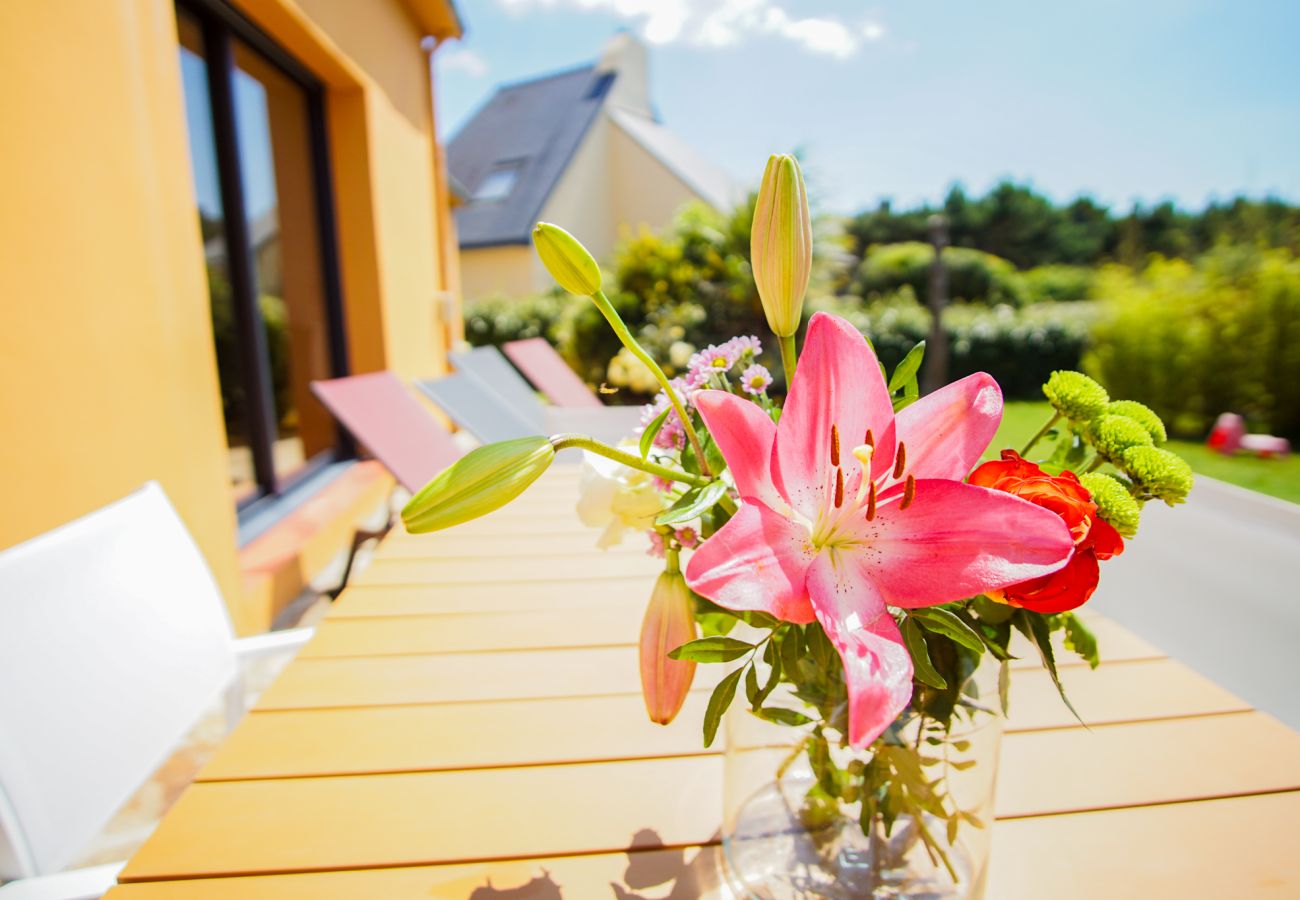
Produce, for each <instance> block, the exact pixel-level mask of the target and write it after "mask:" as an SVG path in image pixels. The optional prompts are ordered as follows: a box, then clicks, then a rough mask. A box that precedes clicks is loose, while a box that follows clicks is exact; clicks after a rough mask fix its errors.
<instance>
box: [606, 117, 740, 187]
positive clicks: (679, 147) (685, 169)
mask: <svg viewBox="0 0 1300 900" xmlns="http://www.w3.org/2000/svg"><path fill="white" fill-rule="evenodd" d="M609 115H610V118H612V119H613V120H614V123H615V124H616V125H618V127H619V128H621V129H623V131H624V132H626V133H627V135H628V136H629V137H631V138H632V140H634V141H636V142H637V143H638V144H640V145H641V147H642V148H644V149H645V151H646V152H647V153H649V154H650V155H651V156H653V157H654V158H655V159H657V160H659V162H661V163H663V165H664V166H665V167H666V168H667V169H668V170H669V171H670V172H672V173H673V174H674V175H676V176H677V177H678V178H680V179H681V180H682V181H684V182H685V183H686V185H687V186H688V187H689V188H691V190H693V191H695V193H697V194H699V195H700V197H702V198H703V199H704V200H705V201H706V202H707V203H709V204H710V205H711V206H713V207H715V208H717V209H722V210H726V209H731V208H732V207H734V206H736V205H737V204H738V203H739V202H740V200H741V199H743V198H742V194H743V192H742V191H740V190H739V189H738V188H737V186H736V184H735V182H733V181H732V180H731V177H730V176H729V175H727V173H726V172H724V171H723V170H722V169H720V168H719V167H718V166H715V165H714V164H713V163H711V162H710V161H709V160H707V159H705V158H704V157H703V156H701V155H700V154H699V153H697V152H695V149H694V148H692V147H691V146H690V145H689V144H687V143H686V142H685V141H683V140H682V139H681V138H679V137H678V136H677V135H675V134H673V133H672V132H671V131H669V130H668V129H667V128H665V127H664V126H663V125H662V124H660V123H659V122H656V121H655V120H654V119H649V118H646V117H645V116H639V115H637V114H636V113H633V112H629V111H628V110H625V109H611V110H610V111H609Z"/></svg>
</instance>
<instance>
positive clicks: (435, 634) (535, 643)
mask: <svg viewBox="0 0 1300 900" xmlns="http://www.w3.org/2000/svg"><path fill="white" fill-rule="evenodd" d="M641 612H642V611H641V610H640V609H639V608H638V607H637V606H636V605H634V604H631V603H618V604H612V605H609V606H604V607H599V608H596V609H590V610H586V611H584V612H583V613H582V615H573V614H571V613H570V614H562V613H556V612H554V611H551V610H547V611H545V612H541V611H536V610H529V611H526V612H511V613H462V614H458V615H442V616H400V617H399V616H386V617H377V618H358V617H352V616H328V617H326V618H325V619H324V621H322V622H321V623H320V625H318V626H317V627H316V635H315V636H314V637H313V638H312V639H311V640H310V641H309V642H308V643H307V645H306V646H305V647H303V648H302V652H301V653H300V654H299V657H298V658H299V659H312V658H315V657H338V656H394V655H398V656H410V655H418V654H431V653H469V652H484V651H493V650H528V649H539V650H541V649H566V648H573V647H600V646H605V647H612V646H628V645H631V644H634V643H636V641H637V635H638V633H639V631H640V628H641V621H640V618H641Z"/></svg>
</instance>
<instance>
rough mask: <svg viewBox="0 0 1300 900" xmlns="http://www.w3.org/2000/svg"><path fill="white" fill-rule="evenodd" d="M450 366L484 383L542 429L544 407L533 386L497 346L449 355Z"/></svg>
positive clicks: (522, 415)
mask: <svg viewBox="0 0 1300 900" xmlns="http://www.w3.org/2000/svg"><path fill="white" fill-rule="evenodd" d="M451 362H452V365H454V366H455V367H456V370H457V371H459V372H465V373H468V374H469V375H470V376H472V377H474V378H477V379H478V380H479V381H482V382H483V383H484V384H486V385H487V386H488V387H489V388H490V389H491V390H492V391H494V392H495V393H496V394H497V395H498V396H500V397H501V399H502V400H504V401H505V402H506V403H508V404H509V405H510V406H511V407H513V408H514V411H515V412H517V413H518V414H519V416H520V418H522V419H525V420H526V421H528V422H531V423H534V424H535V425H536V427H537V430H538V431H541V430H542V429H543V427H544V425H545V423H546V408H545V407H544V406H543V405H542V402H541V400H539V399H538V397H537V392H536V391H534V390H533V386H532V385H530V384H529V383H528V382H527V381H525V380H524V376H522V375H520V374H519V373H518V372H517V371H515V367H514V366H512V365H510V360H508V359H506V358H505V357H504V356H502V355H501V351H500V350H498V349H497V348H496V347H475V348H473V349H472V350H464V351H461V352H459V353H453V354H451Z"/></svg>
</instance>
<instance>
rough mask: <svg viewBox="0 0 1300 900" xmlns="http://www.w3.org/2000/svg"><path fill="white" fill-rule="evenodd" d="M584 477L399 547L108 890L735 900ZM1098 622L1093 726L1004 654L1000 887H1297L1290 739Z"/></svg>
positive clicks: (622, 564) (692, 724)
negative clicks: (586, 504) (650, 710)
mask: <svg viewBox="0 0 1300 900" xmlns="http://www.w3.org/2000/svg"><path fill="white" fill-rule="evenodd" d="M575 485H576V472H574V471H573V470H572V469H571V468H568V467H566V468H563V469H562V468H559V467H557V468H556V469H555V470H553V471H552V473H550V474H548V475H547V477H546V478H545V479H544V480H543V481H541V482H539V483H538V484H537V485H536V486H534V488H533V489H531V490H530V491H529V492H528V493H527V494H525V495H524V497H523V498H521V500H520V501H518V502H517V503H516V504H514V505H513V506H511V507H509V508H507V509H505V510H502V511H500V512H498V513H496V514H494V515H492V516H490V517H488V518H486V519H483V520H480V521H478V522H474V523H469V524H467V525H464V526H461V527H460V528H457V529H454V530H452V531H448V532H444V533H441V534H437V535H431V536H423V537H412V536H409V535H406V534H403V533H397V532H395V533H393V534H391V535H390V536H389V537H388V538H387V539H386V540H385V541H384V542H383V544H382V546H381V547H380V549H379V550H378V552H377V554H376V558H375V560H374V562H373V563H372V564H371V565H370V567H369V568H368V569H367V570H366V571H365V572H364V573H363V575H362V576H361V577H359V578H358V579H357V580H356V583H355V585H354V586H353V587H351V588H349V589H348V590H347V591H346V592H345V593H344V594H343V596H342V597H340V599H339V600H338V602H337V604H336V605H335V607H334V608H333V610H332V611H331V613H330V615H329V616H328V617H327V618H326V619H325V621H324V622H323V623H322V625H321V626H320V630H319V633H318V634H317V636H316V637H315V638H314V640H313V641H312V642H311V643H310V644H309V645H308V646H307V648H306V649H305V650H304V651H303V652H302V654H301V656H300V657H299V659H297V660H296V661H295V662H293V663H292V664H291V665H290V666H289V667H288V668H287V669H286V670H285V671H284V673H283V674H282V675H281V677H280V678H279V679H278V680H277V681H276V682H275V683H274V684H273V685H272V686H271V687H270V689H268V690H267V691H266V693H265V694H264V695H263V697H262V699H261V701H260V703H259V704H258V706H257V707H256V709H255V710H254V711H253V712H252V713H251V714H250V715H249V716H248V717H247V718H246V719H245V720H244V722H243V723H241V724H240V726H239V727H238V728H237V729H236V730H235V731H234V733H233V734H232V735H231V736H230V738H229V739H228V740H227V741H226V743H225V744H224V745H223V746H222V747H221V749H220V750H219V751H218V753H217V754H216V756H215V757H214V758H213V759H212V760H211V761H210V763H209V764H208V765H207V767H206V768H204V770H203V771H202V773H201V774H200V776H199V780H198V782H197V783H196V784H194V785H193V786H192V787H191V788H190V789H189V790H188V791H187V792H186V793H185V794H184V795H183V796H182V797H181V799H180V800H179V802H178V803H177V804H176V806H175V807H174V808H173V809H172V811H171V812H170V814H169V815H168V816H167V817H166V819H165V820H164V821H163V822H162V824H161V825H160V826H159V828H158V830H157V832H156V833H155V834H154V836H153V837H152V839H151V840H150V841H149V842H148V843H147V844H146V845H145V846H144V847H143V848H142V849H141V850H140V851H139V852H138V853H137V854H136V856H135V857H134V858H133V859H132V860H131V861H130V863H129V864H128V865H127V867H126V869H125V870H124V872H123V873H122V876H121V881H122V885H121V886H119V887H118V888H115V889H114V890H113V891H112V892H111V893H110V894H109V895H108V896H109V898H110V900H159V898H178V900H206V898H228V897H240V898H254V900H256V898H275V900H284V898H295V900H296V898H302V900H307V898H313V900H315V898H404V897H418V898H430V897H433V898H448V900H450V898H467V900H470V898H472V900H492V898H511V897H515V898H532V900H548V898H549V900H554V898H561V897H562V898H570V900H572V898H583V900H585V898H599V897H614V898H619V900H625V898H665V897H672V898H691V897H722V896H725V892H724V890H723V889H722V888H720V887H719V885H718V859H717V857H718V852H719V851H718V849H717V846H716V844H717V840H718V827H719V820H720V806H721V787H720V779H721V772H722V757H721V756H720V755H719V754H718V753H716V752H711V751H705V750H703V749H702V748H701V742H700V734H699V723H700V719H701V715H702V712H703V707H704V703H705V700H706V699H707V695H708V689H709V687H711V685H712V683H713V682H714V681H715V680H716V678H717V674H716V672H717V668H718V667H706V666H701V667H700V670H699V671H700V674H701V677H700V678H699V679H697V684H696V688H697V690H696V691H695V692H694V694H693V695H692V697H691V698H690V700H689V701H688V703H687V705H686V708H685V710H683V712H682V714H681V716H680V718H679V719H678V720H677V722H676V723H674V724H673V725H672V726H670V727H667V728H662V727H659V726H655V725H652V724H650V723H649V722H648V721H646V718H645V714H644V711H643V709H642V704H641V698H640V696H639V693H638V680H637V678H638V676H637V665H636V649H635V646H634V642H635V640H636V638H637V630H638V623H639V618H640V614H641V612H642V609H643V607H644V604H645V601H646V599H647V597H648V595H649V590H650V585H651V582H652V581H653V578H654V576H655V573H656V572H657V571H658V567H659V566H658V561H656V560H652V559H649V558H648V557H646V556H645V555H644V554H643V553H641V552H640V548H641V547H642V542H641V540H640V538H639V537H635V536H633V537H631V538H630V539H629V540H628V542H627V545H626V546H625V547H624V548H621V549H616V550H613V551H610V552H602V551H599V550H595V549H594V548H593V543H594V540H595V534H594V533H593V532H592V531H590V530H588V529H585V528H583V527H582V526H581V525H580V524H579V523H578V521H577V520H576V518H575V517H574V516H573V515H572V514H571V513H570V512H569V511H570V510H571V509H572V506H573V500H574V497H575V492H576V487H575ZM1133 602H1141V601H1140V598H1133ZM1091 621H1092V624H1093V626H1094V627H1095V629H1096V631H1097V632H1098V637H1099V638H1100V640H1101V646H1102V649H1103V654H1104V655H1105V657H1106V662H1105V663H1104V664H1103V665H1102V666H1101V668H1099V669H1098V670H1097V671H1095V672H1090V671H1088V669H1087V668H1086V666H1082V665H1081V664H1080V663H1079V662H1078V661H1077V660H1074V659H1073V658H1071V657H1070V656H1068V655H1067V656H1063V657H1062V661H1063V665H1064V666H1065V670H1064V673H1063V675H1064V678H1065V680H1066V682H1067V685H1068V687H1069V688H1070V690H1071V693H1072V699H1073V700H1074V702H1075V705H1076V706H1077V707H1078V709H1079V711H1080V713H1081V714H1082V715H1083V716H1084V718H1085V719H1086V720H1087V721H1088V722H1089V723H1090V725H1091V728H1090V729H1084V728H1082V727H1080V726H1079V725H1078V723H1077V722H1075V721H1074V720H1073V719H1072V718H1071V717H1070V715H1069V713H1068V712H1067V711H1066V710H1065V709H1064V708H1063V706H1062V705H1061V703H1060V701H1059V699H1058V698H1057V697H1056V696H1055V692H1054V690H1053V688H1052V686H1051V683H1050V682H1049V680H1048V679H1047V676H1046V674H1045V673H1044V672H1043V671H1042V670H1041V669H1039V668H1038V667H1037V664H1036V663H1033V662H1030V661H1029V660H1028V658H1026V660H1025V661H1024V662H1023V663H1018V664H1017V666H1018V668H1020V669H1021V671H1018V672H1017V673H1016V677H1015V679H1014V687H1013V694H1012V699H1011V705H1012V714H1011V719H1010V721H1009V723H1008V733H1007V736H1006V739H1005V741H1004V745H1003V756H1002V764H1001V770H1000V777H999V790H998V797H997V823H996V825H995V831H994V844H993V871H992V877H991V885H990V888H989V893H988V896H989V897H992V898H1042V897H1052V898H1074V897H1078V898H1085V897H1086V898H1094V897H1108V898H1119V897H1135V898H1136V897H1141V898H1151V897H1248V896H1249V897H1254V896H1260V895H1266V894H1269V893H1272V894H1276V895H1279V896H1282V895H1286V896H1296V894H1297V892H1300V854H1297V853H1296V852H1295V851H1296V847H1297V843H1296V838H1295V832H1294V823H1295V822H1296V821H1297V820H1298V819H1300V736H1298V735H1297V734H1295V733H1294V732H1292V731H1290V730H1289V729H1287V728H1286V727H1284V726H1283V725H1281V724H1280V723H1278V722H1277V721H1275V720H1274V719H1272V718H1270V717H1269V716H1267V715H1264V714H1262V713H1259V712H1257V711H1255V710H1252V709H1251V708H1250V707H1249V706H1247V705H1246V704H1245V703H1243V702H1242V701H1241V700H1238V699H1237V698H1236V697H1233V696H1232V695H1230V694H1229V693H1227V692H1226V691H1224V690H1222V689H1220V688H1218V687H1217V686H1215V685H1214V684H1212V683H1210V682H1209V681H1207V680H1205V679H1204V678H1201V677H1200V676H1198V675H1196V674H1195V673H1193V672H1192V671H1191V670H1189V669H1187V668H1186V667H1184V666H1182V665H1181V664H1179V663H1178V662H1176V661H1174V660H1172V659H1169V658H1168V657H1166V656H1165V655H1164V654H1162V653H1161V652H1160V651H1159V650H1158V649H1156V648H1155V647H1154V646H1152V645H1151V644H1149V643H1147V642H1145V641H1143V640H1141V639H1139V638H1138V637H1136V636H1134V635H1132V634H1130V633H1128V632H1126V631H1124V630H1122V629H1120V628H1119V627H1117V626H1115V625H1114V624H1113V623H1110V622H1108V621H1106V620H1103V619H1099V618H1093V619H1092V620H1091ZM1205 627H1207V628H1225V627H1231V623H1230V620H1229V619H1228V618H1227V617H1226V616H1225V618H1224V619H1223V620H1221V621H1218V622H1206V623H1205Z"/></svg>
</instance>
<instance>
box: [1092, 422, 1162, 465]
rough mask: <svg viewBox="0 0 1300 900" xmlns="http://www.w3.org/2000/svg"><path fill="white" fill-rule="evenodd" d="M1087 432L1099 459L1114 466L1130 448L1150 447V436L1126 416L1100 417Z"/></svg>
mask: <svg viewBox="0 0 1300 900" xmlns="http://www.w3.org/2000/svg"><path fill="white" fill-rule="evenodd" d="M1088 431H1089V433H1090V434H1091V435H1092V443H1093V446H1095V447H1096V448H1097V453H1098V454H1100V455H1101V458H1102V459H1105V460H1108V461H1110V462H1112V463H1116V464H1118V462H1119V460H1120V459H1121V458H1122V457H1123V456H1124V453H1125V451H1127V450H1129V449H1130V448H1132V447H1150V446H1151V435H1150V434H1148V433H1147V430H1146V429H1145V428H1143V427H1142V426H1141V425H1139V424H1138V423H1137V422H1134V421H1133V420H1132V419H1130V418H1129V417H1128V416H1102V417H1101V418H1099V419H1097V420H1095V421H1094V422H1093V423H1092V424H1091V425H1089V426H1088Z"/></svg>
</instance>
